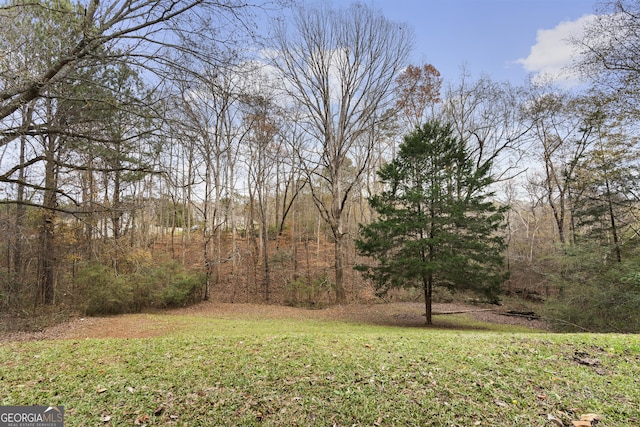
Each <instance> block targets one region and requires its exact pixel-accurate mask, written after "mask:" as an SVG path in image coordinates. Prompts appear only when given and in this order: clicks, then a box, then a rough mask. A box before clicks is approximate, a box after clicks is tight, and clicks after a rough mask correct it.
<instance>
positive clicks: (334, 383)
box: [0, 314, 640, 427]
mask: <svg viewBox="0 0 640 427" xmlns="http://www.w3.org/2000/svg"><path fill="white" fill-rule="evenodd" d="M145 316H153V318H154V320H156V321H157V322H158V324H161V325H163V326H162V327H163V330H172V329H173V332H170V333H165V334H164V335H163V336H159V337H154V338H142V339H82V340H79V339H73V340H49V341H31V342H5V343H2V346H1V348H0V405H62V406H64V407H65V425H67V426H101V425H102V426H133V425H148V426H152V425H163V426H165V425H176V426H218V425H220V426H233V425H238V426H240V425H265V426H270V425H273V426H294V425H300V426H306V425H309V426H315V425H317V426H332V425H337V426H353V425H357V426H382V425H385V426H429V425H433V426H465V427H466V426H476V425H478V426H546V425H550V426H554V425H556V424H554V423H551V422H549V421H548V418H547V417H548V414H551V415H553V416H554V417H557V418H558V419H560V420H562V422H563V423H564V424H565V425H572V424H571V420H577V419H578V418H579V417H580V414H586V413H596V414H598V415H600V416H602V420H601V421H600V423H599V426H600V427H602V426H640V336H637V335H589V334H567V335H560V334H550V333H539V332H530V331H529V332H527V331H523V330H521V329H518V330H515V329H510V328H507V327H504V326H503V327H502V328H499V329H498V330H490V331H479V330H477V329H473V328H471V329H469V330H463V329H456V328H448V329H437V328H433V329H427V328H416V327H412V328H409V327H391V326H375V325H366V324H357V323H349V322H338V321H328V320H318V319H258V318H256V319H249V318H245V319H233V318H216V317H212V316H198V315H189V316H186V315H185V316H178V315H163V314H156V315H145ZM447 322H449V323H451V322H453V323H456V322H457V323H458V326H464V324H465V322H467V320H466V319H465V318H464V317H461V316H458V317H452V316H448V317H447ZM173 324H175V325H176V326H175V328H171V325H173ZM469 326H473V327H477V326H478V325H477V324H476V325H469Z"/></svg>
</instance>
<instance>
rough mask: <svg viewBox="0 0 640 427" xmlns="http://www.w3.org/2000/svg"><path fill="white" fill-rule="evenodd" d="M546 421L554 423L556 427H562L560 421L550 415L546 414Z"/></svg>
mask: <svg viewBox="0 0 640 427" xmlns="http://www.w3.org/2000/svg"><path fill="white" fill-rule="evenodd" d="M547 419H548V420H549V421H551V422H552V423H554V424H555V425H557V426H558V427H564V424H563V423H562V421H560V419H558V418H557V417H555V416H553V415H551V414H547Z"/></svg>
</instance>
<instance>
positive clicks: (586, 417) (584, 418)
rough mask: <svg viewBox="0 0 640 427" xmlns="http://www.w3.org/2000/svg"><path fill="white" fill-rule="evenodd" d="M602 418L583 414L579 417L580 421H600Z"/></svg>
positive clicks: (596, 415)
mask: <svg viewBox="0 0 640 427" xmlns="http://www.w3.org/2000/svg"><path fill="white" fill-rule="evenodd" d="M601 419H602V417H601V416H600V415H598V414H584V415H580V421H589V422H591V421H600V420H601Z"/></svg>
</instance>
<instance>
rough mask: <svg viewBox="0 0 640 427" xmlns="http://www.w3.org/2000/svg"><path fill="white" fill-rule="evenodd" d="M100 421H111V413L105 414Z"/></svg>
mask: <svg viewBox="0 0 640 427" xmlns="http://www.w3.org/2000/svg"><path fill="white" fill-rule="evenodd" d="M100 421H102V422H103V423H108V422H109V421H111V415H103V416H101V417H100Z"/></svg>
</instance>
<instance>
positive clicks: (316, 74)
mask: <svg viewBox="0 0 640 427" xmlns="http://www.w3.org/2000/svg"><path fill="white" fill-rule="evenodd" d="M275 43H276V46H275V48H276V50H277V54H276V55H275V58H274V64H275V66H276V67H277V68H278V70H279V71H280V73H282V75H283V77H284V79H285V81H286V82H287V85H288V88H289V95H290V96H291V97H292V99H293V100H294V101H295V102H297V103H298V104H299V105H301V106H302V108H304V109H306V113H307V116H306V120H305V122H306V127H307V132H308V133H309V135H311V136H312V138H313V139H314V141H315V144H314V146H313V149H312V150H311V151H310V152H308V153H304V154H303V157H304V160H305V162H306V170H307V173H308V175H309V177H308V182H309V185H310V186H311V187H310V188H311V190H312V192H313V197H314V200H315V203H316V206H317V207H318V209H319V211H320V214H321V215H322V218H323V219H324V221H326V222H327V224H328V225H329V227H330V229H331V232H332V234H333V238H334V241H335V282H336V283H335V284H336V300H337V301H338V302H343V301H345V299H346V293H345V287H344V268H345V265H344V262H345V253H344V251H345V244H346V236H347V231H346V230H345V228H344V213H345V207H346V204H347V201H348V199H349V195H350V193H351V192H352V190H353V189H354V187H355V185H356V184H357V181H358V180H359V179H360V177H361V175H362V174H363V172H364V171H365V170H366V168H367V167H368V163H369V162H368V161H364V162H361V164H360V165H359V166H360V167H361V169H359V170H358V171H356V172H355V175H354V179H353V181H351V182H347V183H345V180H344V176H343V175H344V171H345V167H347V166H348V165H349V164H350V163H352V162H351V159H350V156H351V155H352V152H353V150H354V149H355V148H356V147H357V146H358V145H362V144H369V143H371V140H372V138H367V137H366V134H367V133H368V132H370V131H371V130H372V129H373V128H374V127H375V126H376V125H377V122H379V121H380V118H381V117H383V116H384V115H383V114H382V112H384V111H385V110H386V109H387V108H389V107H390V106H391V105H392V97H391V96H390V95H391V94H392V92H393V83H394V79H395V78H396V77H397V74H398V73H399V72H400V71H401V69H402V67H403V66H404V65H405V61H406V59H407V57H408V54H409V51H410V48H411V33H410V31H409V30H408V29H407V28H406V27H404V26H402V25H399V24H396V23H393V22H391V21H389V20H387V19H386V18H385V17H384V16H382V15H381V13H380V12H377V11H375V10H373V9H372V8H370V7H368V6H366V5H364V4H355V5H352V6H350V7H348V8H346V9H331V8H329V7H326V6H319V7H300V8H299V9H297V10H296V12H295V16H294V26H293V31H292V32H288V31H287V28H286V27H284V26H283V27H280V28H279V30H278V32H277V34H276V36H275ZM321 188H328V191H329V196H330V197H329V198H326V197H323V194H322V192H321Z"/></svg>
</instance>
